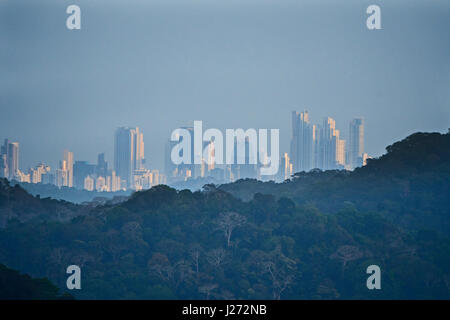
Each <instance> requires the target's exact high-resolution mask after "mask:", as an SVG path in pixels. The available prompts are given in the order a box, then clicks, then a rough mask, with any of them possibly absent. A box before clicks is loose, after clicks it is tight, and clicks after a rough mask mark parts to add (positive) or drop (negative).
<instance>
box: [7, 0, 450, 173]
mask: <svg viewBox="0 0 450 320" xmlns="http://www.w3.org/2000/svg"><path fill="white" fill-rule="evenodd" d="M70 4H77V5H79V6H80V7H81V10H82V26H81V27H82V29H81V30H79V31H69V30H67V29H66V26H65V22H66V18H67V16H68V15H67V14H66V12H65V11H66V8H67V6H68V5H70ZM370 4H378V5H380V6H381V9H382V28H383V30H376V31H369V30H368V29H367V28H366V25H365V21H366V17H367V15H366V13H365V11H366V8H367V7H368V5H370ZM303 109H307V110H309V112H310V117H311V119H312V121H313V122H316V123H319V122H321V121H322V118H323V117H324V116H331V117H333V118H335V119H336V121H337V126H338V128H339V129H341V131H342V133H343V134H344V136H346V134H347V131H348V123H349V121H350V120H351V118H352V117H355V116H362V117H364V118H365V119H366V151H367V152H368V153H369V154H370V155H374V156H378V155H381V154H382V153H383V152H384V148H385V146H386V145H388V144H391V143H392V142H394V141H396V140H399V139H402V138H404V137H405V136H407V135H409V134H411V133H413V132H416V131H440V132H446V131H447V128H448V127H450V1H448V0H442V1H439V0H433V1H430V0H420V1H419V0H395V1H393V0H389V1H387V0H383V1H382V0H371V1H364V0H348V1H344V0H342V1H320V0H314V1H302V0H296V1H294V0H285V1H283V0H271V1H269V0H258V1H256V0H253V1H251V0H239V1H237V0H232V1H230V0H208V1H206V0H203V1H200V0H185V1H181V0H178V1H174V0H172V1H168V0H164V1H162V0H160V1H144V0H142V1H138V0H127V1H111V0H71V1H66V0H52V1H49V0H46V1H44V0H40V1H31V0H29V1H22V0H0V139H2V140H3V139H4V138H10V139H12V140H14V141H19V142H20V146H21V150H20V151H21V168H22V169H27V168H28V167H29V166H32V165H35V164H36V163H37V162H38V161H45V162H47V163H49V164H50V165H52V166H53V167H55V165H56V164H57V160H58V159H60V158H61V157H62V151H63V149H64V148H68V149H70V150H72V151H73V152H74V156H75V160H89V161H92V162H93V161H95V160H96V156H97V154H98V153H99V152H106V156H107V160H109V161H112V156H113V134H114V130H115V128H116V127H117V126H139V127H142V128H143V131H144V140H145V147H146V158H147V163H150V165H148V166H149V167H152V168H155V167H156V168H160V169H162V164H163V151H164V143H165V142H166V141H167V139H169V137H170V132H171V131H172V130H173V129H175V128H177V127H180V126H186V125H192V124H193V120H203V122H204V125H205V126H206V127H215V128H221V129H224V128H239V127H242V128H250V127H253V128H279V129H280V139H281V141H280V142H281V148H280V149H281V151H283V152H284V151H289V140H290V132H291V127H290V124H291V122H290V112H291V110H298V111H301V110H303ZM110 164H111V162H110Z"/></svg>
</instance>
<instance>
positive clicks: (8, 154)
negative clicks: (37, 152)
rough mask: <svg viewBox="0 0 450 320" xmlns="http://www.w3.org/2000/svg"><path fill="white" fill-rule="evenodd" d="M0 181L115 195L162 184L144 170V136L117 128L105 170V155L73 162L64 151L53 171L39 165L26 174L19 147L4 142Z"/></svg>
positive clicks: (156, 175)
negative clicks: (111, 160) (93, 160)
mask: <svg viewBox="0 0 450 320" xmlns="http://www.w3.org/2000/svg"><path fill="white" fill-rule="evenodd" d="M0 151H1V152H0V177H1V178H7V179H9V180H16V181H19V182H28V183H43V184H54V185H56V186H57V187H59V188H62V187H68V188H77V189H85V190H88V191H94V190H96V191H98V192H116V191H121V190H128V189H132V190H142V189H149V188H151V187H152V186H154V185H157V184H162V183H166V179H165V176H164V175H163V174H160V173H159V171H158V170H149V169H146V168H145V167H144V164H145V159H144V136H143V133H142V131H141V130H140V129H139V128H138V127H135V128H128V127H120V128H118V129H117V130H116V132H115V136H114V166H113V168H109V167H108V162H107V161H106V160H105V154H104V153H100V154H99V155H98V157H97V163H96V164H91V163H88V162H87V161H75V160H74V155H73V152H71V151H69V150H64V152H63V157H62V159H61V160H60V161H59V166H58V168H56V169H55V170H54V171H52V170H51V168H50V166H48V165H46V164H44V163H39V164H38V165H37V166H35V167H34V168H30V169H29V170H28V173H24V172H22V171H20V169H19V143H18V142H10V141H9V140H7V139H6V140H5V142H4V145H3V146H1V150H0Z"/></svg>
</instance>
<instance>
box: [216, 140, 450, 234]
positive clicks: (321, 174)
mask: <svg viewBox="0 0 450 320" xmlns="http://www.w3.org/2000/svg"><path fill="white" fill-rule="evenodd" d="M386 150H387V152H386V154H384V155H383V156H382V157H380V158H378V159H369V160H368V164H367V165H366V166H364V167H361V168H357V169H356V170H354V172H349V171H344V170H341V171H338V170H330V171H320V170H312V171H311V172H307V173H306V172H301V173H296V174H295V176H294V177H293V179H292V180H290V181H289V180H288V181H285V182H284V183H280V184H276V183H274V182H261V181H256V180H251V179H247V180H240V181H237V182H235V183H232V184H225V185H222V186H220V189H221V190H223V191H226V192H228V193H230V194H232V195H234V196H236V197H239V198H241V199H243V200H246V201H248V200H251V199H253V198H254V197H256V198H258V197H259V196H260V194H267V195H273V196H275V198H280V197H287V198H290V199H292V200H293V201H294V202H295V203H296V204H298V205H310V206H314V207H316V208H318V209H320V210H321V211H323V212H325V213H336V212H338V211H339V210H342V209H345V208H349V207H350V208H356V209H358V210H364V211H372V212H377V213H379V214H381V215H383V217H385V218H387V219H389V220H390V221H391V222H394V223H395V224H396V225H397V226H398V227H401V228H403V227H404V228H413V229H419V228H430V229H433V230H437V231H439V232H441V233H443V234H448V232H449V230H450V224H449V220H450V219H449V215H450V133H447V134H440V133H415V134H413V135H411V136H409V137H407V138H406V139H404V140H402V141H399V142H396V143H394V144H393V145H390V146H388V147H387V148H386Z"/></svg>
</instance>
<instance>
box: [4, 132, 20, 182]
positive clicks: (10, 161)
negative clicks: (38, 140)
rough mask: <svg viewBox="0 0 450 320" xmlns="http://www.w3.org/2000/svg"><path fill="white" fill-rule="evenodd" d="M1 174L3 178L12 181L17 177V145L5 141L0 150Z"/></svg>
mask: <svg viewBox="0 0 450 320" xmlns="http://www.w3.org/2000/svg"><path fill="white" fill-rule="evenodd" d="M0 158H1V161H0V162H1V164H0V168H1V172H0V174H1V175H3V176H4V177H5V178H8V179H14V178H16V177H17V176H18V175H19V143H18V142H10V141H9V140H8V139H5V142H4V144H3V146H2V147H1V149H0Z"/></svg>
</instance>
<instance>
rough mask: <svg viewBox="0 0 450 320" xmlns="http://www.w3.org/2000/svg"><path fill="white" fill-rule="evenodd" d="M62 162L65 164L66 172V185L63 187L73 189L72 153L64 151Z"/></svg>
mask: <svg viewBox="0 0 450 320" xmlns="http://www.w3.org/2000/svg"><path fill="white" fill-rule="evenodd" d="M63 159H64V161H65V162H66V170H67V184H65V186H67V187H69V188H72V187H73V152H70V151H69V150H64V157H63Z"/></svg>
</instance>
